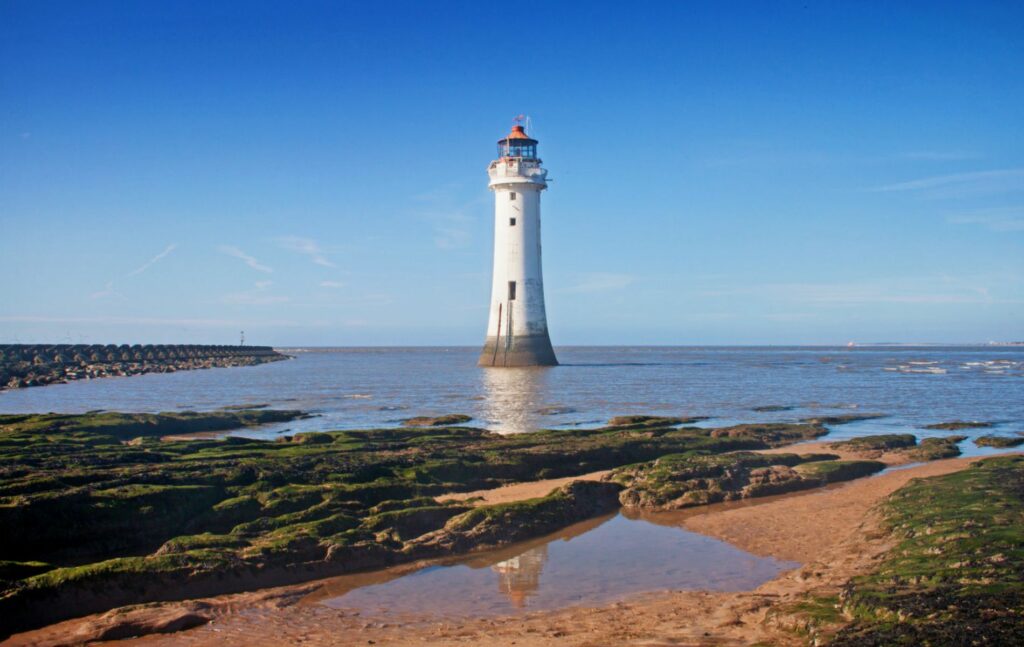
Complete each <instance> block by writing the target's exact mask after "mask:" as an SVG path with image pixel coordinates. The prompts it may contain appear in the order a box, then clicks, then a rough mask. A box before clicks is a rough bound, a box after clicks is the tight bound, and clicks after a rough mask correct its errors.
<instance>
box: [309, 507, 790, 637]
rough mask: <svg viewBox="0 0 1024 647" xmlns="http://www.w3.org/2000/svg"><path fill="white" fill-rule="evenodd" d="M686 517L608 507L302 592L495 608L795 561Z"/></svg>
mask: <svg viewBox="0 0 1024 647" xmlns="http://www.w3.org/2000/svg"><path fill="white" fill-rule="evenodd" d="M679 524H680V516H679V514H678V513H664V514H660V513H655V514H650V513H645V514H644V515H643V517H642V518H639V517H637V518H630V517H627V516H625V515H623V514H622V513H618V514H613V515H608V516H604V517H599V518H596V519H591V520H590V521H585V522H582V523H578V524H575V525H572V526H569V527H568V528H565V529H564V530H562V531H560V532H558V533H555V534H552V535H548V536H546V537H541V538H539V539H535V540H532V541H529V542H523V543H519V544H514V545H512V546H508V547H506V548H503V549H501V550H494V551H486V552H480V553H474V554H472V555H468V556H465V555H464V556H461V557H459V558H451V559H446V560H442V561H434V562H430V563H428V564H423V563H420V564H410V565H404V566H397V567H394V568H390V569H387V570H384V571H376V572H373V573H361V574H356V575H346V576H342V577H338V578H333V579H331V580H328V581H327V582H326V583H325V586H323V587H322V588H320V589H319V590H317V591H316V592H315V593H313V594H311V595H310V596H309V597H308V598H307V599H306V600H305V601H306V602H310V603H320V604H325V605H327V606H329V607H332V608H336V609H343V610H346V611H350V612H351V611H356V612H359V613H360V614H362V615H364V616H377V615H388V614H390V613H396V614H414V615H419V614H422V615H424V616H431V617H467V616H491V615H505V614H509V613H516V612H521V611H534V610H549V609H558V608H562V607H566V606H576V605H597V604H603V603H607V602H610V601H612V600H615V599H618V598H621V597H623V596H625V595H628V594H631V593H640V592H645V591H657V590H665V589H672V590H697V589H700V590H708V591H745V590H750V589H753V588H756V587H757V586H758V585H760V584H761V583H763V582H766V581H768V580H770V579H772V578H774V577H775V576H776V575H777V574H778V573H780V572H781V571H784V570H787V569H790V568H793V567H795V566H797V563H795V562H787V561H781V560H777V559H773V558H766V557H757V556H755V555H751V554H750V553H747V552H744V551H742V550H740V549H738V548H736V547H734V546H732V545H730V544H727V543H725V542H723V541H719V540H717V539H713V538H711V537H707V536H704V535H700V534H697V533H694V532H690V531H688V530H685V529H683V528H681V527H680V525H679Z"/></svg>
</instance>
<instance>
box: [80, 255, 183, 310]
mask: <svg viewBox="0 0 1024 647" xmlns="http://www.w3.org/2000/svg"><path fill="white" fill-rule="evenodd" d="M176 247H177V245H176V244H173V243H172V244H170V245H168V246H167V247H166V248H165V249H164V251H162V252H160V253H159V254H157V255H156V256H154V257H153V258H151V259H149V260H148V261H146V262H145V263H143V264H142V265H140V266H139V267H137V268H135V269H134V270H132V271H131V272H128V273H127V274H125V275H124V277H123V278H126V279H127V278H130V277H132V276H138V275H139V274H142V273H143V272H145V271H146V270H148V269H149V268H151V267H153V265H155V264H156V263H158V262H160V260H162V259H163V258H165V257H166V256H167V255H168V254H170V253H171V252H173V251H174V249H175V248H176ZM108 297H118V298H121V299H123V298H125V296H124V295H123V294H121V293H120V292H118V291H117V290H116V289H114V281H107V284H106V285H105V286H103V289H102V290H97V291H96V292H93V293H91V294H90V295H89V298H90V299H106V298H108Z"/></svg>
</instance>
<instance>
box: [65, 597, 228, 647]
mask: <svg viewBox="0 0 1024 647" xmlns="http://www.w3.org/2000/svg"><path fill="white" fill-rule="evenodd" d="M208 608H209V605H206V604H203V603H199V602H185V603H180V604H173V605H162V604H152V605H150V604H147V605H140V606H132V607H123V608H120V609H114V610H113V611H108V612H107V613H105V614H103V615H102V616H100V617H99V618H97V619H96V620H95V621H92V622H89V623H88V624H85V625H84V626H82V627H80V628H79V629H78V631H76V632H75V634H74V637H75V639H76V641H81V642H94V641H101V640H122V639H124V638H131V637H133V636H145V635H148V634H157V633H160V634H164V633H174V632H176V631H184V630H186V629H192V628H194V627H198V626H201V625H204V624H206V623H207V622H209V621H210V619H211V617H210V616H209V615H206V614H204V613H202V612H203V611H206V610H207V609H208Z"/></svg>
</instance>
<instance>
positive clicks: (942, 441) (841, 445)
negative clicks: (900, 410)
mask: <svg viewBox="0 0 1024 647" xmlns="http://www.w3.org/2000/svg"><path fill="white" fill-rule="evenodd" d="M964 440H967V436H946V437H945V438H924V439H923V440H921V442H920V443H918V442H917V437H916V436H914V435H913V434H878V435H875V436H862V437H859V438H851V439H850V440H843V441H840V442H837V443H832V444H830V445H829V447H830V448H831V449H836V450H848V451H851V452H853V453H855V454H858V455H860V456H864V457H866V458H878V457H879V456H881V455H882V454H884V453H886V452H896V453H900V454H903V455H905V456H906V457H907V458H908V459H909V460H912V461H934V460H939V459H941V458H954V457H956V456H959V455H960V447H958V445H959V443H961V442H963V441H964Z"/></svg>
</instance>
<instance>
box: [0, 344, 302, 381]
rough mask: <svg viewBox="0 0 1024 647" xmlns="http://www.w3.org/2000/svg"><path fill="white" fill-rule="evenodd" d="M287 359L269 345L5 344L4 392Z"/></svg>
mask: <svg viewBox="0 0 1024 647" xmlns="http://www.w3.org/2000/svg"><path fill="white" fill-rule="evenodd" d="M283 359H288V356H287V355H283V354H281V353H278V352H277V351H275V350H274V349H273V348H271V347H270V346H202V345H178V344H172V345H165V344H145V345H141V344H135V345H134V346H129V345H128V344H122V345H120V346H118V345H115V344H109V345H102V344H91V345H89V344H6V345H0V389H17V388H23V387H28V386H45V385H47V384H62V383H64V382H70V381H74V380H83V379H93V378H100V377H118V376H128V375H142V374H144V373H173V372H175V371H185V370H193V369H200V368H221V367H228V366H253V365H255V364H264V363H266V362H276V361H279V360H283Z"/></svg>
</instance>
